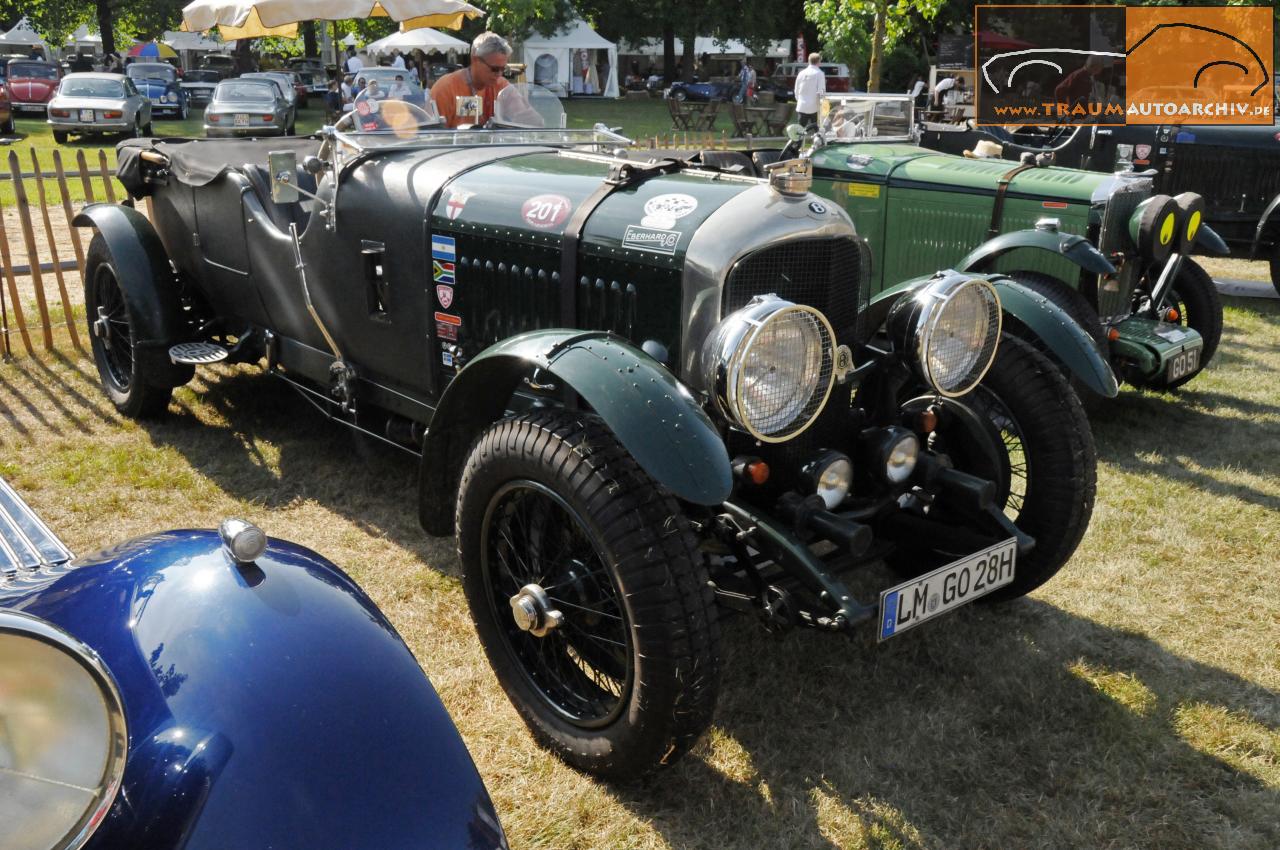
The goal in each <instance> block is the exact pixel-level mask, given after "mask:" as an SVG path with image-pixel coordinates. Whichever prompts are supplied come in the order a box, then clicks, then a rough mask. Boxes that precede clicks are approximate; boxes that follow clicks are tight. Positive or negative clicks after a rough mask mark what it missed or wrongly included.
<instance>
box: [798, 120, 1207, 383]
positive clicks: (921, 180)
mask: <svg viewBox="0 0 1280 850" xmlns="http://www.w3.org/2000/svg"><path fill="white" fill-rule="evenodd" d="M810 156H811V159H812V161H813V172H814V185H813V189H814V191H815V192H817V193H819V194H821V195H823V196H825V197H827V198H830V199H831V200H833V201H835V202H836V203H838V204H839V205H840V206H841V207H842V208H843V209H844V210H845V211H846V212H848V213H849V216H850V217H851V218H852V219H853V221H854V223H855V225H856V226H857V228H858V232H859V233H860V234H861V235H862V236H863V238H865V239H867V240H868V242H869V243H870V245H871V251H872V255H873V256H874V257H875V259H876V263H875V270H874V280H873V283H872V286H873V289H875V290H882V289H885V288H887V287H890V286H892V285H893V284H895V283H896V282H897V281H899V280H904V279H907V278H910V277H913V276H916V275H920V274H924V273H927V272H928V271H931V270H933V269H935V268H955V269H958V270H961V271H968V272H975V271H988V272H989V271H1001V272H1005V273H1007V274H1009V275H1011V276H1012V277H1013V278H1014V279H1016V280H1018V281H1019V282H1021V283H1022V284H1024V285H1025V286H1026V287H1028V288H1030V289H1032V290H1034V291H1035V292H1037V293H1039V294H1041V295H1043V296H1045V297H1047V298H1050V299H1052V300H1053V301H1054V302H1056V303H1058V304H1059V305H1061V306H1062V307H1063V308H1064V309H1066V310H1067V312H1069V313H1070V314H1071V315H1072V316H1073V317H1075V319H1076V320H1077V321H1078V322H1080V323H1081V324H1082V325H1083V326H1085V327H1086V328H1088V329H1089V331H1090V333H1091V335H1092V336H1093V337H1094V339H1095V341H1096V343H1097V346H1098V349H1099V350H1100V351H1101V352H1103V353H1104V354H1105V355H1106V356H1108V357H1109V359H1110V362H1111V364H1112V365H1113V367H1114V368H1115V371H1116V373H1117V374H1118V375H1119V376H1120V377H1122V378H1123V379H1126V380H1128V381H1129V382H1131V383H1133V384H1135V385H1139V386H1146V387H1162V388H1171V387H1176V386H1179V385H1181V384H1184V383H1186V382H1187V381H1189V380H1190V379H1191V378H1193V377H1194V376H1195V375H1196V374H1197V373H1198V372H1199V371H1200V370H1201V369H1203V368H1204V367H1205V366H1206V365H1207V364H1208V363H1209V361H1210V360H1211V359H1212V357H1213V355H1214V352H1215V351H1216V350H1217V347H1218V341H1219V338H1220V336H1221V333H1222V302H1221V300H1220V298H1219V297H1218V293H1217V290H1216V289H1215V288H1214V285H1213V281H1212V279H1211V278H1210V277H1209V275H1208V274H1207V273H1206V272H1205V271H1204V269H1203V268H1201V267H1200V266H1199V265H1198V264H1197V263H1196V262H1195V261H1194V260H1192V259H1190V258H1189V257H1188V256H1187V255H1188V254H1189V253H1190V252H1191V249H1192V246H1193V245H1195V246H1197V249H1198V250H1200V251H1201V252H1205V251H1208V252H1213V253H1220V254H1226V253H1227V247H1226V245H1225V243H1223V241H1222V240H1221V239H1220V238H1219V237H1218V235H1217V234H1216V233H1214V232H1213V231H1212V230H1211V229H1210V228H1209V227H1208V226H1207V225H1205V224H1204V223H1203V222H1202V218H1203V215H1204V201H1203V199H1202V198H1201V197H1200V196H1199V195H1196V194H1193V193H1190V192H1187V193H1183V194H1181V195H1178V196H1177V197H1174V198H1171V197H1169V196H1167V195H1158V194H1155V193H1154V189H1153V187H1152V180H1151V178H1150V176H1149V175H1143V174H1133V173H1118V174H1114V175H1112V174H1098V173H1093V172H1087V171H1080V170H1076V169H1070V168H1054V167H1045V166H1042V165H1038V164H1037V163H1036V162H1035V161H1034V160H1031V161H1028V162H1024V163H1012V162H1008V161H1005V160H1001V159H998V158H997V159H984V158H977V157H961V156H952V155H948V154H940V153H937V152H935V151H930V150H926V149H924V148H922V147H919V146H918V145H917V144H916V130H915V123H914V116H913V112H912V102H911V99H910V98H909V97H906V96H902V95H866V94H857V95H832V96H829V97H827V98H826V100H825V101H824V103H823V105H822V113H821V119H820V129H819V131H818V133H817V134H816V136H815V139H814V144H813V149H812V151H811V154H810ZM1094 246H1097V250H1094V249H1093V247H1094ZM1011 329H1014V330H1016V331H1019V332H1020V331H1021V329H1018V328H1016V322H1015V323H1011ZM1077 388H1078V389H1081V390H1086V391H1087V386H1085V385H1081V384H1079V383H1077Z"/></svg>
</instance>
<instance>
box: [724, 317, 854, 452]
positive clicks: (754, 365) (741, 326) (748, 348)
mask: <svg viewBox="0 0 1280 850" xmlns="http://www.w3.org/2000/svg"><path fill="white" fill-rule="evenodd" d="M834 363H835V332H834V331H833V330H832V329H831V323H830V322H828V321H827V318H826V316H824V315H822V313H820V312H819V311H817V310H815V309H813V308H812V307H806V306H802V305H797V304H792V303H791V302H790V301H784V300H783V299H781V298H778V297H777V296H776V295H760V296H757V297H755V298H753V299H752V300H751V303H750V304H748V305H747V306H745V307H743V308H742V309H741V310H737V311H735V312H733V313H731V314H730V315H728V316H727V317H725V319H724V321H722V322H721V323H720V324H719V326H717V328H716V331H715V333H714V334H713V335H712V338H711V343H710V345H709V346H708V347H707V349H706V353H705V356H704V359H703V370H704V374H705V380H706V385H707V386H708V387H715V397H716V402H717V405H718V406H719V408H720V411H721V412H722V413H723V414H724V415H725V416H727V417H729V419H731V420H732V421H733V422H734V423H736V424H737V425H739V426H740V427H742V429H743V430H745V431H746V432H747V433H749V434H750V435H751V436H753V437H755V438H756V439H757V440H760V441H762V442H766V443H780V442H783V441H785V440H790V439H791V438H793V437H796V436H798V435H799V434H800V433H801V432H803V431H804V430H805V429H806V428H808V427H809V426H810V425H811V424H813V420H814V419H815V418H817V416H818V414H819V413H820V412H821V411H822V408H823V406H824V405H826V403H827V398H828V396H830V394H831V387H832V384H833V383H834V382H835V371H834V368H833V366H834Z"/></svg>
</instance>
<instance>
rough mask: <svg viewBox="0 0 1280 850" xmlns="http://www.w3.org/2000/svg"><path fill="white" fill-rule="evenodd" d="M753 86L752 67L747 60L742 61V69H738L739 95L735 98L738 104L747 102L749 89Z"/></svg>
mask: <svg viewBox="0 0 1280 850" xmlns="http://www.w3.org/2000/svg"><path fill="white" fill-rule="evenodd" d="M750 86H751V66H750V65H748V64H747V60H746V59H743V60H742V67H741V68H739V69H738V94H737V96H736V97H735V98H734V100H736V101H737V102H738V103H746V102H747V89H748V88H750Z"/></svg>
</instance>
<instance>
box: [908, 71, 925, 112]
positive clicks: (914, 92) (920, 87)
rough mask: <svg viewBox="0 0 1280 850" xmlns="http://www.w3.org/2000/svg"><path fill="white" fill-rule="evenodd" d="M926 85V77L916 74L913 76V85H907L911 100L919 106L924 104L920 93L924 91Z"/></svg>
mask: <svg viewBox="0 0 1280 850" xmlns="http://www.w3.org/2000/svg"><path fill="white" fill-rule="evenodd" d="M926 85H927V83H925V81H924V77H922V76H920V75H919V74H916V75H914V76H913V77H912V78H911V85H909V86H907V94H909V95H911V102H912V103H913V104H914V105H915V106H917V107H918V106H921V105H922V104H921V103H920V95H921V94H922V93H923V92H924V89H925V86H926Z"/></svg>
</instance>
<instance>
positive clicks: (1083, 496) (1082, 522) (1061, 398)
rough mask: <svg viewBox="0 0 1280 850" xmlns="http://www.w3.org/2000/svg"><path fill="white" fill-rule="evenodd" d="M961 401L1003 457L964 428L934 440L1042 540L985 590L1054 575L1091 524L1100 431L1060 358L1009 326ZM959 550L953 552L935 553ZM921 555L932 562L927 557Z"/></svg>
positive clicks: (1004, 592) (1002, 593)
mask: <svg viewBox="0 0 1280 850" xmlns="http://www.w3.org/2000/svg"><path fill="white" fill-rule="evenodd" d="M960 402H961V403H963V404H965V405H967V406H968V407H970V408H971V409H973V410H974V411H976V412H977V413H979V414H980V415H981V416H982V418H983V419H985V420H986V422H987V423H989V425H990V427H991V429H992V431H991V436H993V437H996V438H997V439H998V445H999V446H1002V447H1003V457H1001V458H998V461H999V462H998V463H996V465H995V466H994V467H993V466H992V465H991V460H990V459H989V458H988V457H987V454H988V453H987V452H983V451H981V450H979V449H978V448H977V447H976V445H975V443H974V442H972V439H973V438H972V436H971V435H969V434H968V433H967V432H966V431H965V430H964V429H961V428H957V429H954V430H952V431H939V432H938V433H937V434H935V440H934V444H933V446H932V448H933V449H934V450H935V451H938V452H941V453H943V454H946V455H947V456H948V457H950V458H951V461H952V463H953V464H954V465H955V467H956V468H957V469H959V470H961V471H962V472H968V473H971V474H973V475H977V476H978V477H980V478H986V479H988V480H991V481H995V482H996V484H997V485H998V492H997V504H998V505H999V506H1001V507H1002V508H1003V511H1004V514H1005V516H1007V517H1008V518H1009V519H1010V520H1012V521H1013V523H1014V524H1015V525H1016V526H1017V527H1018V529H1019V530H1020V531H1023V532H1025V533H1026V534H1029V535H1031V536H1032V537H1034V538H1035V541H1036V545H1035V548H1034V549H1032V550H1031V551H1030V552H1028V553H1026V554H1025V555H1021V556H1020V557H1019V559H1018V564H1017V571H1016V578H1015V579H1014V580H1013V583H1012V584H1009V585H1007V586H1005V587H1003V588H1001V589H1000V590H998V591H996V592H995V593H993V594H991V595H990V596H988V597H984V598H986V599H989V600H991V601H1000V600H1006V599H1013V598H1016V597H1019V596H1022V595H1024V594H1027V593H1030V592H1031V591H1032V590H1035V589H1036V588H1037V587H1039V586H1040V585H1042V584H1044V583H1045V582H1046V581H1048V580H1049V579H1051V578H1052V577H1053V576H1054V575H1055V574H1056V573H1057V572H1058V570H1059V569H1061V568H1062V565H1063V564H1065V563H1066V562H1067V559H1069V558H1070V557H1071V555H1072V553H1074V552H1075V550H1076V546H1077V545H1079V543H1080V539H1081V537H1083V536H1084V532H1085V529H1087V528H1088V526H1089V518H1090V517H1091V516H1092V515H1093V502H1094V495H1095V489H1096V483H1097V452H1096V449H1095V447H1094V443H1093V432H1092V431H1091V430H1090V428H1089V420H1088V418H1087V417H1086V416H1085V412H1084V408H1082V407H1081V405H1080V401H1079V400H1078V399H1077V398H1076V395H1075V393H1074V392H1072V391H1071V388H1070V386H1068V384H1067V381H1066V379H1065V378H1064V377H1063V375H1062V373H1061V372H1060V371H1059V370H1058V368H1057V367H1056V366H1055V365H1054V364H1053V362H1052V361H1050V360H1049V358H1047V357H1046V356H1045V355H1043V354H1041V353H1040V352H1039V351H1037V350H1036V349H1035V347H1034V346H1032V345H1031V344H1030V343H1028V342H1026V341H1025V340H1022V339H1019V338H1017V337H1014V336H1010V335H1009V334H1007V333H1006V334H1004V335H1003V336H1002V337H1001V340H1000V348H999V349H998V351H997V352H996V357H995V360H994V361H993V362H992V364H991V368H990V369H989V370H988V371H987V374H986V376H985V377H984V378H983V379H982V382H981V383H980V384H979V385H978V386H977V387H976V388H975V389H974V390H973V391H972V392H971V393H969V394H968V395H967V396H963V397H962V398H961V399H960ZM960 521H961V522H964V520H963V519H961V520H960ZM968 522H969V523H972V522H973V520H972V518H970V519H969V520H968ZM987 522H988V523H989V524H990V526H991V528H989V529H987V530H988V531H989V532H991V533H992V534H999V533H1000V532H999V530H998V526H997V525H996V523H995V522H994V521H992V520H987ZM958 554H960V553H947V554H944V555H942V556H941V557H938V558H937V559H936V561H937V562H942V561H946V560H948V559H950V558H952V557H956V556H958ZM915 563H916V564H918V565H920V566H926V567H927V566H930V565H931V564H930V563H929V562H928V561H927V560H923V562H922V560H921V559H917V560H916V561H915ZM917 571H918V569H917Z"/></svg>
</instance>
